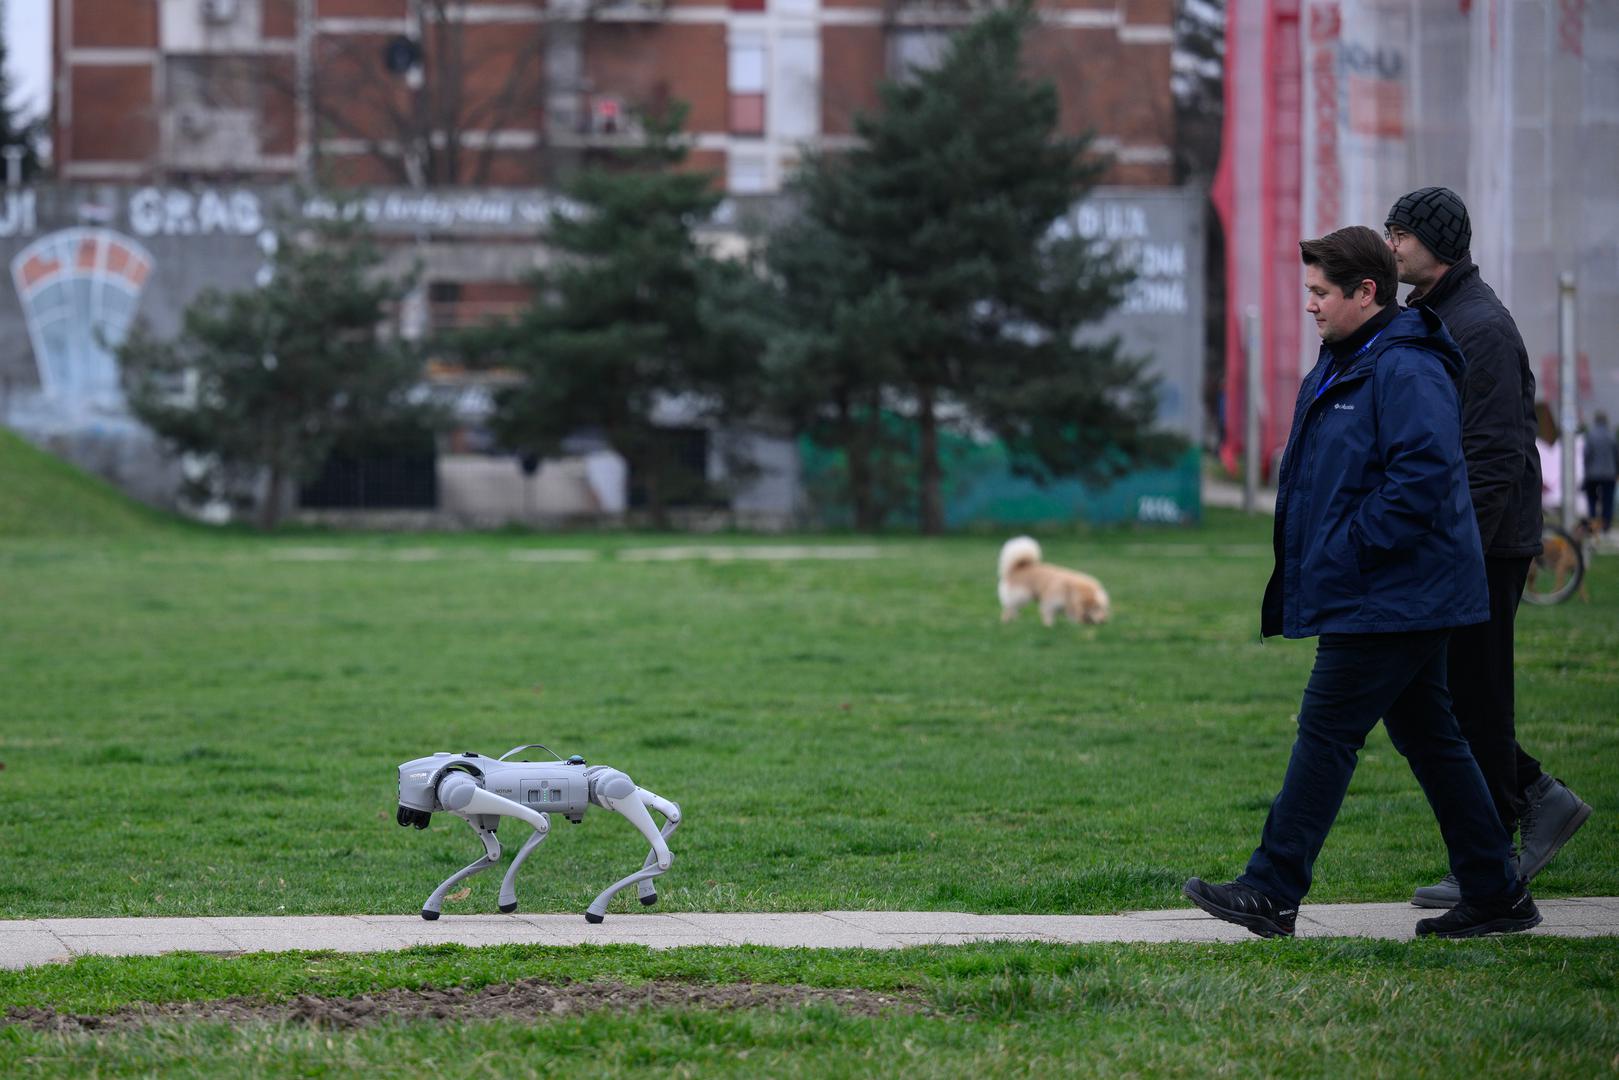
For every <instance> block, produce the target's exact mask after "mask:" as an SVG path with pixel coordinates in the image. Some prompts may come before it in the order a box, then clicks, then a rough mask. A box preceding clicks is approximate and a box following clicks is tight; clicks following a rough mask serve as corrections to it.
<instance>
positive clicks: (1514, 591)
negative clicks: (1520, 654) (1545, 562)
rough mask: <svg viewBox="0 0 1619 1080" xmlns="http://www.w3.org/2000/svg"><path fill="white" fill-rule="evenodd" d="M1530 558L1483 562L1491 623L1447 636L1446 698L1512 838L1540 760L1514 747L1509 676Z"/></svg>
mask: <svg viewBox="0 0 1619 1080" xmlns="http://www.w3.org/2000/svg"><path fill="white" fill-rule="evenodd" d="M1530 561H1531V560H1530V559H1529V558H1528V557H1527V556H1526V557H1524V558H1521V559H1490V558H1486V559H1485V560H1484V576H1485V578H1486V579H1487V580H1488V582H1489V585H1490V621H1489V622H1484V623H1479V624H1478V625H1477V626H1464V627H1462V628H1460V629H1459V630H1456V631H1454V632H1453V633H1452V634H1451V635H1450V696H1451V700H1452V702H1453V708H1454V709H1455V712H1456V722H1457V723H1458V724H1460V725H1461V729H1462V734H1463V735H1464V736H1466V737H1467V744H1468V745H1469V746H1471V747H1472V748H1473V757H1474V758H1476V759H1477V760H1478V767H1479V768H1480V769H1481V770H1483V772H1484V782H1485V783H1486V784H1487V785H1489V788H1490V799H1491V800H1492V801H1493V802H1494V803H1495V811H1496V813H1497V814H1499V815H1500V817H1501V825H1502V827H1503V828H1505V829H1506V831H1507V835H1508V836H1511V835H1512V833H1513V831H1514V830H1516V829H1517V827H1518V819H1519V818H1521V817H1522V816H1523V812H1524V809H1525V808H1526V805H1527V800H1526V799H1525V797H1524V792H1525V791H1526V790H1528V788H1529V786H1530V785H1531V784H1533V783H1534V782H1535V781H1537V780H1539V779H1540V777H1541V775H1542V774H1541V771H1540V762H1538V761H1536V760H1535V759H1534V758H1532V757H1530V756H1529V755H1528V754H1527V753H1525V752H1524V749H1523V747H1521V746H1519V745H1518V732H1517V720H1516V710H1515V708H1514V697H1513V695H1514V686H1513V678H1512V625H1513V621H1514V620H1515V619H1516V618H1517V615H1518V601H1519V599H1521V598H1522V596H1523V583H1524V581H1525V580H1526V579H1527V578H1528V577H1529V563H1530Z"/></svg>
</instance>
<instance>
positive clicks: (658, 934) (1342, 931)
mask: <svg viewBox="0 0 1619 1080" xmlns="http://www.w3.org/2000/svg"><path fill="white" fill-rule="evenodd" d="M1539 903H1540V910H1541V913H1542V914H1543V915H1544V916H1545V921H1544V922H1543V923H1542V924H1541V925H1540V926H1539V927H1537V928H1536V929H1535V930H1533V931H1531V933H1535V934H1551V935H1556V936H1560V937H1595V936H1598V935H1619V897H1593V898H1588V899H1579V900H1542V901H1540V902H1539ZM1432 914H1436V913H1435V912H1425V911H1419V910H1418V909H1416V908H1414V907H1411V906H1410V905H1409V904H1313V905H1306V906H1305V907H1303V908H1302V909H1301V910H1300V912H1299V927H1298V932H1299V936H1300V937H1364V938H1389V939H1394V940H1402V939H1407V938H1410V937H1411V936H1412V934H1413V929H1414V927H1415V926H1416V922H1417V920H1418V919H1420V918H1424V917H1426V916H1428V915H1432ZM1254 940H1258V939H1256V938H1254V937H1253V936H1252V935H1250V934H1249V933H1248V932H1247V931H1245V930H1243V929H1241V928H1240V927H1235V926H1231V925H1229V924H1227V923H1223V922H1220V921H1219V920H1217V919H1212V918H1210V917H1209V916H1207V915H1204V914H1203V913H1202V912H1200V911H1197V910H1196V909H1194V908H1192V907H1191V906H1190V905H1188V906H1186V907H1184V908H1173V909H1169V910H1164V911H1136V912H1130V913H1128V914H1124V915H966V914H959V913H956V912H948V911H828V912H822V913H813V914H799V913H795V914H766V915H742V914H699V913H686V912H681V913H678V914H671V915H641V914H634V915H608V916H607V921H606V922H603V923H600V924H597V925H594V926H593V925H591V924H589V923H587V922H585V919H584V916H583V915H521V914H518V915H493V914H491V915H446V916H444V917H443V918H442V919H439V920H438V921H436V922H426V921H424V920H423V919H422V918H421V917H419V916H417V915H284V916H268V917H256V918H232V917H213V918H190V919H16V920H0V968H12V969H16V968H24V967H28V966H30V965H34V964H48V963H57V962H61V961H67V960H71V959H73V958H74V957H76V956H92V955H94V956H149V955H154V954H157V953H165V952H174V951H176V950H182V949H183V950H187V951H191V952H203V953H219V954H226V955H234V954H237V953H244V952H280V951H284V950H289V949H330V950H333V951H336V952H381V951H385V950H390V949H403V948H408V947H410V946H412V945H436V944H441V943H444V942H455V943H457V944H461V945H511V944H522V945H582V944H633V945H648V946H651V947H653V948H671V947H673V946H677V945H775V946H785V947H800V948H820V949H829V948H864V949H894V948H900V947H903V946H906V945H932V944H949V945H955V944H961V943H963V942H968V941H1054V942H1070V943H1072V942H1098V941H1133V942H1143V941H1254Z"/></svg>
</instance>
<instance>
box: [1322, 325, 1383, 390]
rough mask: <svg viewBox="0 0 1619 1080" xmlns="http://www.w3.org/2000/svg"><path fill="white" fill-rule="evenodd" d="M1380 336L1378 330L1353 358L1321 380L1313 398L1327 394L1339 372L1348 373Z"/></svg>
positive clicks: (1381, 333) (1381, 334)
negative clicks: (1351, 366)
mask: <svg viewBox="0 0 1619 1080" xmlns="http://www.w3.org/2000/svg"><path fill="white" fill-rule="evenodd" d="M1385 329H1386V328H1385ZM1382 336H1383V331H1382V330H1379V331H1378V332H1377V333H1375V334H1373V335H1372V340H1371V341H1368V342H1367V343H1366V344H1364V345H1362V346H1361V347H1360V348H1358V349H1356V350H1355V355H1354V356H1351V357H1350V358H1349V359H1348V360H1345V361H1344V362H1343V364H1342V365H1340V366H1337V367H1335V368H1334V369H1333V370H1332V372H1331V373H1330V374H1328V375H1327V377H1326V378H1325V379H1323V380H1322V382H1321V385H1320V386H1318V387H1316V388H1315V396H1316V397H1320V396H1321V395H1322V394H1325V393H1326V392H1327V387H1329V386H1331V385H1332V381H1333V380H1334V379H1336V378H1337V377H1338V375H1339V374H1340V373H1341V372H1344V371H1348V370H1349V367H1350V365H1351V364H1353V363H1354V362H1355V361H1356V360H1359V359H1360V358H1361V357H1362V356H1364V355H1366V350H1367V349H1370V348H1371V347H1372V345H1373V344H1375V343H1376V341H1377V339H1378V338H1380V337H1382Z"/></svg>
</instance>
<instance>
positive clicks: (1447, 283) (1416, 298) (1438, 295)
mask: <svg viewBox="0 0 1619 1080" xmlns="http://www.w3.org/2000/svg"><path fill="white" fill-rule="evenodd" d="M1477 274H1478V267H1476V266H1474V265H1473V256H1471V255H1463V256H1462V259H1461V262H1457V263H1452V264H1451V267H1450V269H1449V270H1446V271H1445V276H1444V277H1442V278H1440V279H1439V280H1438V281H1436V282H1435V283H1434V286H1433V288H1431V289H1429V290H1428V291H1427V292H1425V293H1419V292H1413V293H1412V294H1411V295H1410V296H1408V297H1406V298H1405V306H1406V307H1433V306H1434V305H1435V304H1438V303H1440V302H1441V301H1443V300H1444V299H1445V298H1446V297H1449V296H1451V295H1453V294H1454V293H1455V292H1456V291H1457V290H1458V289H1460V288H1461V287H1462V282H1463V281H1464V280H1465V279H1467V278H1470V277H1473V276H1475V275H1477Z"/></svg>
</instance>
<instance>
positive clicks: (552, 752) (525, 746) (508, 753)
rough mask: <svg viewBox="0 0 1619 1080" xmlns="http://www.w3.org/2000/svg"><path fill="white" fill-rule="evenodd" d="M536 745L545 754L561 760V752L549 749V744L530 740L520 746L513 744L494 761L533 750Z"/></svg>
mask: <svg viewBox="0 0 1619 1080" xmlns="http://www.w3.org/2000/svg"><path fill="white" fill-rule="evenodd" d="M536 747H537V748H539V749H541V750H544V751H545V752H546V753H547V754H550V755H551V756H552V757H554V758H556V759H557V760H558V761H561V760H562V755H561V754H559V753H557V752H556V751H555V750H553V749H551V748H550V747H549V746H546V745H545V744H544V743H541V742H530V743H524V744H523V745H522V746H514V747H512V748H511V749H510V750H508V751H506V752H505V753H504V754H502V755H500V756H499V757H498V758H496V759H495V760H496V761H505V760H506V759H507V758H509V757H511V756H512V755H513V754H518V753H522V752H523V751H524V750H533V749H535V748H536Z"/></svg>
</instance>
